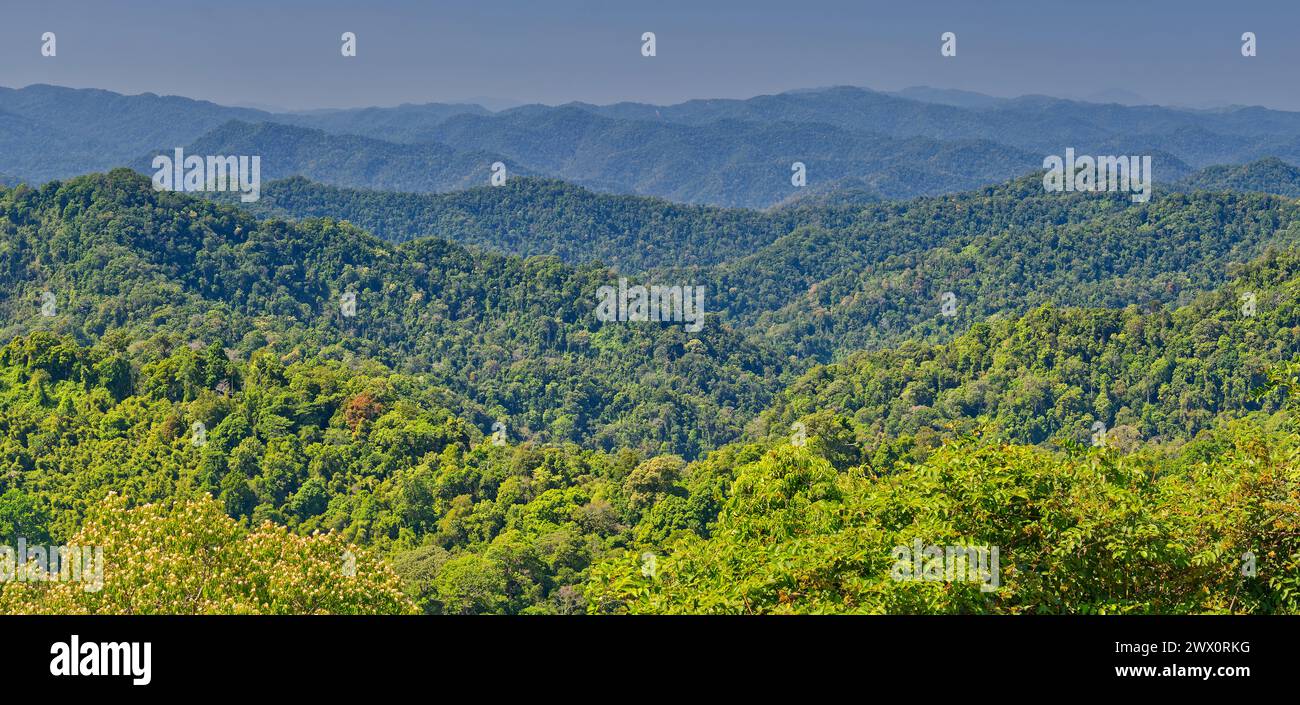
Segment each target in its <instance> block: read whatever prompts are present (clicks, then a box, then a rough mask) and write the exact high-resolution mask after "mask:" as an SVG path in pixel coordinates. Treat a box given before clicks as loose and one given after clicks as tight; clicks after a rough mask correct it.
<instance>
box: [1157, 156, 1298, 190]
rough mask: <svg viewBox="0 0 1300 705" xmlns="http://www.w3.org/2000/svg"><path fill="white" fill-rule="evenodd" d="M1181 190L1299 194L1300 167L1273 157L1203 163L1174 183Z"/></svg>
mask: <svg viewBox="0 0 1300 705" xmlns="http://www.w3.org/2000/svg"><path fill="white" fill-rule="evenodd" d="M1175 188H1177V189H1179V190H1183V191H1233V192H1237V193H1252V192H1254V193H1271V194H1275V195H1278V196H1290V197H1291V198H1300V169H1297V168H1296V167H1294V166H1292V165H1290V164H1287V163H1286V162H1284V161H1282V160H1281V159H1277V158H1276V157H1268V158H1265V159H1260V160H1259V161H1254V162H1251V163H1249V164H1241V165H1217V166H1212V167H1206V168H1205V169H1202V170H1201V171H1199V172H1197V173H1196V174H1193V175H1191V176H1188V177H1187V178H1185V179H1183V180H1182V181H1180V182H1178V183H1177V184H1176V185H1175Z"/></svg>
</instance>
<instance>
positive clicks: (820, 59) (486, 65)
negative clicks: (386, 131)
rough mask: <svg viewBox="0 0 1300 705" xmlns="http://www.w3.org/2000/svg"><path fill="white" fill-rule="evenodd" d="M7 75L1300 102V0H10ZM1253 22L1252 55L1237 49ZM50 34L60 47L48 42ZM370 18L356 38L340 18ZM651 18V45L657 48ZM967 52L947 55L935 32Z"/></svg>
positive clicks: (290, 86)
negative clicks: (348, 52) (644, 49)
mask: <svg viewBox="0 0 1300 705" xmlns="http://www.w3.org/2000/svg"><path fill="white" fill-rule="evenodd" d="M0 4H2V5H3V12H0V86H7V87H21V86H25V85H29V84H33V83H52V84H56V85H64V86H72V87H78V88H104V89H108V90H113V91H117V92H120V93H128V94H133V93H143V92H152V93H158V94H164V95H166V94H174V95H183V96H188V97H192V98H200V99H206V100H211V101H214V102H217V103H222V104H226V105H251V106H256V107H266V108H272V109H293V110H302V109H311V108H327V107H356V106H368V105H397V104H400V103H407V102H409V103H426V102H457V101H470V102H484V103H485V104H487V105H488V106H489V107H502V106H504V105H507V104H516V103H530V102H540V103H547V104H552V105H554V104H559V103H565V102H569V101H575V100H576V101H586V102H591V103H599V104H605V103H612V102H617V101H624V100H628V101H640V102H650V103H657V104H670V103H676V102H680V101H682V100H688V99H691V98H716V97H724V98H744V97H749V96H753V95H760V94H765V93H777V92H781V91H785V90H792V89H797V88H814V87H823V86H831V85H856V86H865V87H869V88H874V89H877V90H898V89H901V88H905V87H908V86H918V85H926V86H933V87H940V88H957V89H963V90H971V91H978V92H982V93H988V94H990V95H998V96H1017V95H1025V94H1046V95H1055V96H1063V97H1073V98H1089V97H1097V96H1099V95H1110V96H1114V95H1122V94H1127V95H1133V96H1136V97H1140V98H1141V99H1142V102H1151V103H1159V104H1164V105H1187V106H1197V107H1204V106H1212V105H1228V104H1242V105H1264V106H1268V107H1274V108H1281V109H1289V110H1300V80H1297V69H1298V68H1300V36H1298V35H1300V1H1297V0H1233V1H1232V2H1224V1H1222V0H1182V1H1181V2H1179V1H1176V0H1125V1H1120V0H1089V1H1088V2H1077V1H1076V2H1068V1H1066V0H894V1H892V2H877V1H875V0H779V1H777V0H743V1H741V0H727V1H721V0H637V1H635V2H633V1H630V0H592V1H587V0H472V1H446V0H353V1H351V2H343V1H340V0H281V1H275V0H205V1H203V2H198V1H195V0H171V1H168V2H161V1H160V2H144V1H142V0H135V1H125V0H68V1H65V0H0ZM1247 31H1250V32H1254V33H1255V34H1256V36H1257V38H1258V55H1257V56H1255V57H1251V58H1245V57H1243V56H1242V55H1241V45H1242V41H1241V35H1242V33H1243V32H1247ZM45 32H54V33H55V36H56V37H57V40H56V41H57V55H56V56H54V57H43V56H41V51H40V49H41V35H42V34H43V33H45ZM343 32H353V33H355V34H356V35H357V56H356V57H351V58H345V57H343V56H342V55H341V52H340V46H341V44H342V42H341V40H340V35H342V33H343ZM644 32H654V33H655V37H656V56H654V57H644V56H642V55H641V44H642V42H641V36H642V34H643V33H644ZM944 32H954V33H955V34H956V35H957V56H955V57H950V58H945V57H942V56H940V51H939V48H940V44H941V42H940V35H941V34H942V33H944Z"/></svg>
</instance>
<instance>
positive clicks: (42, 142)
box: [0, 85, 1300, 208]
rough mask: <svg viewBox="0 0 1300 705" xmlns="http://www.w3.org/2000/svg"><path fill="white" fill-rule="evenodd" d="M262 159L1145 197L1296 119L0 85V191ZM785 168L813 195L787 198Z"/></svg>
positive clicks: (656, 190)
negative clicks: (243, 95) (158, 156)
mask: <svg viewBox="0 0 1300 705" xmlns="http://www.w3.org/2000/svg"><path fill="white" fill-rule="evenodd" d="M176 147H185V148H187V150H189V151H191V153H193V152H195V151H197V152H199V153H213V152H215V153H222V154H259V155H261V156H262V164H263V178H267V179H271V178H279V177H288V176H294V175H302V176H306V177H308V178H310V179H312V180H314V181H319V182H322V183H326V184H331V185H336V186H346V187H357V188H374V189H386V190H395V191H422V192H441V191H450V190H459V189H462V188H465V187H467V186H473V185H477V184H486V183H487V181H488V175H489V168H490V165H491V164H492V163H493V162H494V161H501V162H503V163H504V164H506V165H507V169H508V173H509V174H510V175H511V176H518V175H538V176H548V177H553V178H559V179H563V180H565V181H568V182H571V183H574V184H578V185H581V186H583V187H585V188H588V189H591V190H593V191H599V192H609V193H625V194H637V195H648V196H659V197H663V198H667V199H670V200H673V201H678V202H682V203H694V204H710V205H721V206H744V207H751V208H762V207H768V206H772V205H776V204H780V203H788V202H792V201H798V200H800V199H801V198H807V197H816V198H818V199H825V198H827V197H830V196H829V195H830V194H838V193H849V194H852V197H851V198H852V200H853V201H854V202H864V201H870V200H872V199H874V198H909V197H913V196H918V195H937V194H943V193H950V192H954V191H962V190H968V189H972V188H978V187H980V186H984V185H988V184H991V183H998V182H1003V181H1006V180H1008V179H1011V178H1014V177H1017V176H1020V175H1023V174H1025V173H1028V172H1030V171H1033V170H1036V169H1038V168H1040V167H1041V164H1042V159H1043V157H1044V156H1045V155H1047V154H1061V153H1063V151H1064V150H1065V148H1067V147H1073V148H1075V149H1076V151H1077V152H1078V153H1080V154H1151V155H1153V157H1154V162H1155V176H1156V180H1157V181H1159V182H1163V183H1169V182H1172V181H1177V180H1180V179H1183V178H1185V177H1187V176H1188V175H1189V174H1190V173H1191V172H1192V171H1193V170H1194V169H1197V168H1202V167H1206V166H1210V165H1221V164H1241V163H1245V162H1250V161H1254V160H1258V159H1261V158H1264V157H1276V158H1280V159H1282V160H1284V161H1286V162H1291V163H1295V162H1300V113H1292V112H1286V111H1278V110H1270V109H1266V108H1259V107H1233V108H1223V109H1216V110H1189V109H1181V108H1168V107H1159V106H1128V105H1120V104H1118V103H1108V104H1097V103H1084V102H1079V101H1073V100H1065V99H1059V98H1050V97H1045V96H1025V97H1020V98H994V97H990V96H982V95H980V94H975V93H968V92H962V91H949V90H942V89H931V88H914V89H907V90H904V91H901V92H898V93H882V92H877V91H872V90H868V89H864V88H853V87H833V88H824V89H816V90H805V91H794V92H789V93H783V94H779V95H765V96H757V97H754V98H750V99H746V100H692V101H687V102H684V103H680V104H676V105H668V106H655V105H648V104H642V103H617V104H613V105H604V106H597V105H589V104H583V103H570V104H566V105H560V106H554V107H552V106H543V105H526V106H520V107H517V108H511V109H509V110H503V111H500V112H492V111H490V110H488V109H486V108H483V107H482V106H479V105H473V104H437V103H431V104H424V105H410V104H407V105H400V106H396V107H387V108H359V109H346V110H319V111H310V112H298V113H271V112H266V111H261V110H256V109H251V108H239V107H228V106H221V105H217V104H215V103H211V102H207V101H199V100H191V99H188V98H182V97H175V96H157V95H154V94H148V93H146V94H141V95H134V96H124V95H120V94H117V93H113V92H110V91H103V90H93V89H71V88H61V87H56V86H48V85H34V86H28V87H26V88H22V89H9V88H0V174H6V175H8V177H9V178H10V179H11V180H17V179H23V180H28V181H34V182H41V181H45V180H49V179H62V178H67V177H70V176H74V175H77V174H82V173H87V172H92V171H102V170H105V169H108V168H112V167H115V166H131V167H134V168H136V169H138V170H142V171H146V172H147V171H148V170H149V161H150V156H151V155H152V154H155V153H158V152H170V151H171V150H172V149H174V148H176ZM794 162H802V163H804V164H805V165H806V168H807V186H806V187H805V188H803V189H800V188H796V187H795V186H794V185H792V183H791V178H790V177H791V173H792V172H791V168H792V164H793V163H794Z"/></svg>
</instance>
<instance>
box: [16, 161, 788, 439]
mask: <svg viewBox="0 0 1300 705" xmlns="http://www.w3.org/2000/svg"><path fill="white" fill-rule="evenodd" d="M0 233H3V250H0V271H2V272H3V275H0V276H2V280H3V284H4V292H5V293H3V294H0V338H2V339H5V340H7V339H10V338H12V337H14V336H16V335H24V334H27V333H30V332H33V331H50V332H54V333H59V334H64V335H68V336H71V337H73V338H74V339H76V340H78V341H81V342H92V341H99V340H112V341H117V343H116V344H118V345H120V346H121V347H123V348H130V349H131V350H132V351H136V352H138V353H139V354H141V355H142V356H144V357H145V358H146V359H148V357H149V356H154V357H158V356H162V355H165V354H167V353H169V352H171V351H173V350H175V349H176V348H178V347H181V346H186V345H190V344H197V345H200V346H209V345H214V344H215V345H217V346H218V347H219V348H229V349H230V350H231V354H232V355H236V356H238V357H242V358H244V359H247V358H248V357H249V356H251V355H253V354H254V353H256V352H259V351H271V352H273V353H274V354H275V355H276V356H277V357H278V358H281V359H285V360H292V359H299V358H302V357H304V356H310V357H312V358H321V359H330V360H343V361H345V362H351V361H354V360H356V361H359V360H364V359H369V360H373V361H377V362H379V363H382V364H384V365H386V366H388V367H390V368H392V369H395V370H398V371H402V372H408V373H411V374H418V375H421V376H424V377H426V378H427V379H428V380H429V382H430V383H433V384H437V385H438V386H441V387H444V388H446V389H449V390H451V391H452V392H453V393H455V394H458V395H461V396H462V397H464V398H465V399H467V400H468V403H469V404H471V405H472V407H477V408H481V409H483V410H484V412H483V413H484V415H485V416H486V418H481V419H477V420H479V421H487V420H488V419H491V420H493V421H500V422H501V423H503V424H505V425H506V426H507V427H508V428H509V429H510V434H511V438H529V439H535V440H538V441H552V442H561V441H582V442H583V443H585V444H589V445H594V446H604V447H613V446H615V445H617V446H618V447H640V448H643V449H644V450H645V451H646V452H660V451H662V452H675V453H679V454H681V455H683V456H686V457H694V456H695V455H697V454H699V453H700V452H702V451H704V450H705V449H708V448H713V447H716V446H717V445H718V444H720V443H724V442H726V441H727V440H730V439H731V438H734V437H736V436H737V435H738V434H739V433H740V431H741V430H742V428H743V426H744V424H745V423H746V422H748V420H749V419H751V418H752V417H753V415H754V414H756V413H757V412H758V411H760V410H761V409H762V407H763V406H764V405H765V404H766V402H767V400H769V399H770V398H771V395H772V394H773V393H774V392H775V390H776V389H777V388H778V387H779V384H778V382H777V380H779V379H781V378H782V377H784V376H785V375H786V374H787V372H788V371H789V370H791V369H793V367H792V363H791V362H790V361H789V359H788V358H786V357H785V356H782V355H778V354H776V353H774V352H772V351H771V350H769V349H767V348H765V347H762V346H761V345H755V344H754V343H752V342H749V341H748V340H746V339H745V338H744V337H743V336H742V335H741V334H739V333H737V332H735V331H732V330H731V329H730V327H729V326H726V325H723V324H721V322H720V321H719V320H718V319H717V318H716V317H715V316H714V315H713V314H712V310H713V309H712V306H713V304H712V299H710V298H707V297H709V296H712V292H706V299H705V304H704V308H703V310H700V311H699V313H700V315H701V316H705V317H704V318H702V319H699V320H698V321H697V322H699V323H700V324H701V326H702V327H701V328H700V330H699V332H690V331H688V330H687V327H688V323H689V322H688V321H679V322H664V323H652V322H644V323H639V322H623V323H602V322H601V321H599V320H597V318H596V315H595V308H596V306H595V304H596V301H597V293H598V289H599V288H600V287H602V286H606V285H615V286H617V284H618V275H617V274H616V273H614V272H612V271H609V270H607V269H605V268H603V267H598V266H591V265H588V266H585V267H580V268H573V267H569V266H566V265H564V264H562V263H560V262H559V261H558V260H556V259H555V258H548V257H534V258H529V259H521V258H516V257H507V256H502V255H498V254H494V253H490V252H484V251H481V250H477V249H467V248H465V247H462V246H459V245H455V244H452V243H449V242H447V241H445V240H441V239H436V238H431V237H426V238H421V239H419V240H416V241H412V242H409V243H404V244H402V245H393V244H389V243H385V242H383V241H382V240H379V239H377V238H375V237H373V236H371V235H369V234H368V233H365V232H363V231H360V230H358V229H356V228H354V227H351V226H348V225H345V224H340V223H338V222H336V221H333V220H309V221H304V222H301V223H296V224H295V223H288V222H285V221H283V220H269V221H258V220H256V219H255V218H253V217H252V216H250V215H249V214H247V213H244V212H242V211H240V210H238V209H235V208H233V207H229V206H224V205H220V204H216V203H213V202H210V201H206V200H203V199H199V198H195V197H192V196H188V195H184V194H177V193H170V192H155V191H154V190H153V189H152V186H151V184H150V182H149V179H147V178H146V177H143V176H141V175H139V174H136V173H134V172H130V171H128V170H115V171H113V172H111V173H109V174H107V175H92V176H86V177H79V178H76V179H72V180H69V181H67V182H65V183H51V184H47V185H45V186H43V187H41V188H40V189H31V188H23V187H19V188H17V189H9V190H6V191H4V192H3V194H0ZM633 283H635V281H634V282H633ZM654 283H663V284H666V285H672V284H678V285H695V284H694V282H691V281H689V280H686V281H682V280H677V281H668V282H664V281H663V280H659V281H656V282H654ZM348 295H350V297H351V303H352V305H353V306H354V308H353V309H352V310H353V312H354V313H353V314H349V313H348V308H347V304H346V303H345V302H346V301H347V298H348ZM47 301H49V303H50V305H49V306H48V307H47V306H46V302H47ZM706 314H707V315H706Z"/></svg>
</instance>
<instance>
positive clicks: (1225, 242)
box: [708, 177, 1300, 360]
mask: <svg viewBox="0 0 1300 705" xmlns="http://www.w3.org/2000/svg"><path fill="white" fill-rule="evenodd" d="M814 212H815V211H814ZM1298 239H1300V203H1298V202H1297V201H1295V200H1293V199H1289V198H1282V197H1276V196H1268V195H1262V194H1232V193H1208V192H1194V193H1190V194H1180V193H1161V194H1158V195H1157V196H1155V197H1154V198H1152V199H1151V201H1150V202H1148V203H1132V202H1131V201H1130V200H1129V199H1128V198H1127V196H1125V195H1123V194H1057V193H1044V191H1043V189H1042V183H1041V179H1040V178H1038V177H1026V178H1024V179H1020V180H1017V181H1015V182H1013V183H1011V184H1008V185H1005V186H999V187H994V188H988V189H984V190H982V191H979V192H974V193H967V194H959V195H955V196H944V197H938V198H923V199H916V200H913V201H909V202H905V203H885V204H878V205H875V206H868V207H866V208H863V209H860V210H853V209H848V210H839V211H835V212H833V213H832V212H822V217H821V219H820V221H818V222H816V223H815V224H814V225H811V226H808V227H801V228H796V229H795V230H794V231H792V232H791V234H789V235H786V236H783V237H781V238H780V239H778V240H776V241H775V242H773V243H772V244H771V245H769V246H767V247H765V248H764V249H762V250H760V251H758V252H756V253H754V254H753V255H749V256H747V257H743V258H741V259H738V260H733V261H730V262H727V263H725V264H723V265H720V266H718V267H715V268H713V270H712V271H710V272H709V274H708V276H710V277H711V280H712V281H715V282H716V287H717V288H718V290H719V291H723V292H727V296H725V297H722V299H721V301H720V305H721V306H724V307H725V309H724V311H723V313H724V315H725V317H726V318H727V319H728V320H734V321H736V322H737V323H738V325H745V326H746V327H747V328H748V329H749V330H751V331H753V332H754V333H755V334H756V335H758V336H761V337H763V338H765V339H767V340H770V341H773V342H775V343H776V344H777V345H778V346H779V347H780V348H781V349H783V350H788V351H791V352H794V353H796V354H798V355H801V356H810V357H816V358H818V359H822V360H829V359H831V358H832V357H834V356H836V355H839V354H842V353H845V352H848V351H853V350H859V349H863V348H870V347H878V346H881V345H887V344H896V343H898V342H901V341H904V340H909V339H920V340H926V339H930V340H937V339H942V338H945V337H947V336H951V335H953V334H955V333H958V332H960V331H962V330H965V329H966V328H967V327H969V326H970V325H971V324H973V323H975V322H978V321H983V320H985V319H986V318H988V317H990V316H993V315H1005V314H1008V313H1016V312H1025V311H1028V310H1030V309H1031V308H1033V307H1036V306H1039V305H1042V304H1048V303H1052V304H1056V305H1070V306H1104V307H1117V308H1122V307H1124V306H1127V305H1129V304H1139V305H1143V306H1147V305H1151V304H1158V303H1177V302H1185V301H1188V300H1190V298H1191V296H1193V295H1195V294H1196V293H1199V292H1201V291H1205V290H1208V289H1212V288H1215V287H1217V286H1219V285H1220V284H1222V283H1223V282H1225V281H1226V272H1227V268H1228V266H1229V265H1230V264H1233V263H1238V264H1240V263H1244V262H1246V261H1248V260H1250V259H1252V258H1253V257H1255V256H1258V255H1259V254H1261V253H1263V252H1264V250H1265V249H1266V248H1267V247H1268V246H1270V245H1280V246H1283V245H1288V244H1293V243H1295V242H1297V240H1298ZM948 292H951V293H952V302H953V306H954V308H953V309H952V311H951V313H952V315H951V316H945V315H943V308H942V306H943V301H944V298H945V297H944V295H945V294H946V293H948Z"/></svg>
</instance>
